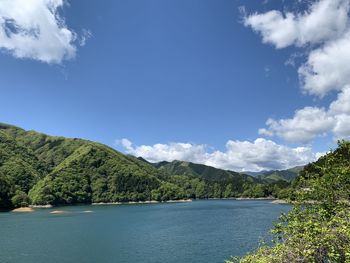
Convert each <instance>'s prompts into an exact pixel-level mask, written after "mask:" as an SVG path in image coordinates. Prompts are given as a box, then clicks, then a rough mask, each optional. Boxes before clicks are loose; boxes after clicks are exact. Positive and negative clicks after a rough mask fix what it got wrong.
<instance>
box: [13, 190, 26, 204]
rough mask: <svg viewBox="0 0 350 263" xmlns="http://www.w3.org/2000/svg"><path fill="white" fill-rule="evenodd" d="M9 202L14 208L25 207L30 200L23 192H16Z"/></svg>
mask: <svg viewBox="0 0 350 263" xmlns="http://www.w3.org/2000/svg"><path fill="white" fill-rule="evenodd" d="M11 202H12V205H13V206H14V207H26V206H28V205H29V204H30V198H29V197H28V195H27V194H26V193H25V192H22V191H20V190H17V191H16V193H15V195H14V196H13V197H12V198H11Z"/></svg>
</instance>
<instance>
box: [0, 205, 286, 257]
mask: <svg viewBox="0 0 350 263" xmlns="http://www.w3.org/2000/svg"><path fill="white" fill-rule="evenodd" d="M289 208H290V207H289V206H288V205H277V204H271V203H270V202H269V201H236V200H208V201H194V202H191V203H169V204H143V205H119V206H75V207H61V208H59V210H65V211H67V212H69V213H65V214H50V211H52V210H57V209H58V208H55V209H39V210H36V211H35V212H33V213H0V262H1V263H21V262H23V263H24V262H25V263H65V262H67V263H68V262H69V263H113V262H118V263H131V262H133V263H134V262H142V263H161V262H162V263H206V262H210V263H216V262H217V263H219V262H224V259H228V258H230V256H231V255H243V254H245V253H247V252H248V251H250V250H252V249H254V248H256V247H257V245H258V243H259V241H260V240H261V238H263V237H267V235H268V231H269V229H270V228H271V227H272V223H273V221H274V220H276V218H277V217H278V215H279V214H280V212H282V211H284V212H286V211H288V210H289ZM86 210H90V211H92V213H84V211H86Z"/></svg>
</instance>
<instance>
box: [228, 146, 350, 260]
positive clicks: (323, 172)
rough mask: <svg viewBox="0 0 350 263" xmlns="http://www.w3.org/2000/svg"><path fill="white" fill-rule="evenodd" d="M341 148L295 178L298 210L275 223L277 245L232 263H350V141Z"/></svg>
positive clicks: (292, 195) (293, 195)
mask: <svg viewBox="0 0 350 263" xmlns="http://www.w3.org/2000/svg"><path fill="white" fill-rule="evenodd" d="M338 144H339V145H338V148H337V149H336V150H334V151H331V152H330V153H328V154H327V155H325V156H323V157H321V158H320V159H319V160H318V161H316V162H314V163H311V164H309V165H307V166H306V167H305V168H304V169H303V170H302V171H301V172H300V175H299V176H298V177H297V178H296V179H295V180H294V182H293V184H292V187H291V189H290V195H289V199H290V200H291V201H293V203H294V207H293V209H292V210H291V212H289V213H288V214H287V215H286V214H284V215H282V216H281V218H280V220H279V222H278V223H277V224H276V225H275V228H274V229H273V233H274V234H275V240H274V242H273V245H272V246H267V245H262V246H261V247H260V248H259V249H258V250H257V251H255V252H254V253H252V254H249V255H247V256H245V257H243V258H233V259H232V261H227V262H231V263H232V262H236V263H237V262H239V263H284V262H285V263H288V262H305V263H306V262H320V263H321V262H322V263H323V262H324V263H326V262H327V263H332V262H341V263H343V262H344V263H347V262H350V202H349V201H350V200H349V199H350V142H346V141H340V142H339V143H338Z"/></svg>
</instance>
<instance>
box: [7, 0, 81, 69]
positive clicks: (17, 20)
mask: <svg viewBox="0 0 350 263" xmlns="http://www.w3.org/2000/svg"><path fill="white" fill-rule="evenodd" d="M64 3H65V2H64V0H1V1H0V48H1V49H2V50H3V51H7V52H9V53H10V54H12V55H13V56H15V57H16V58H30V59H34V60H39V61H42V62H46V63H61V62H62V61H63V60H65V59H72V58H74V57H75V54H76V46H75V41H76V39H77V37H76V34H75V33H74V32H73V31H72V30H70V29H68V28H67V26H66V25H65V22H64V19H63V17H61V16H59V14H58V9H59V8H61V7H62V6H63V5H64ZM84 39H85V38H84ZM84 42H85V40H84Z"/></svg>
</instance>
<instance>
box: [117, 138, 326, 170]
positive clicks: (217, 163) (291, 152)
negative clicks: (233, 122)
mask: <svg viewBox="0 0 350 263" xmlns="http://www.w3.org/2000/svg"><path fill="white" fill-rule="evenodd" d="M117 143H118V144H119V145H122V146H123V148H124V149H125V150H126V152H127V153H129V154H132V155H135V156H140V157H143V158H144V159H146V160H148V161H150V162H159V161H164V160H165V161H173V160H181V161H190V162H195V163H201V164H205V165H210V166H213V167H217V168H222V169H228V170H233V171H261V170H274V169H286V168H290V167H293V166H297V165H304V164H306V163H308V162H312V161H314V160H316V159H317V157H319V156H320V154H315V153H313V152H312V150H311V148H309V147H296V148H290V147H287V146H284V145H279V144H277V143H275V142H273V141H271V140H266V139H263V138H258V139H256V140H255V141H253V142H249V141H237V140H236V141H234V140H229V141H227V143H226V147H225V150H224V151H218V150H215V151H210V150H209V147H208V146H207V145H204V144H192V143H178V142H177V143H176V142H173V143H167V144H154V145H140V146H135V145H133V143H132V142H131V141H130V140H128V139H122V140H119V141H118V142H117Z"/></svg>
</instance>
